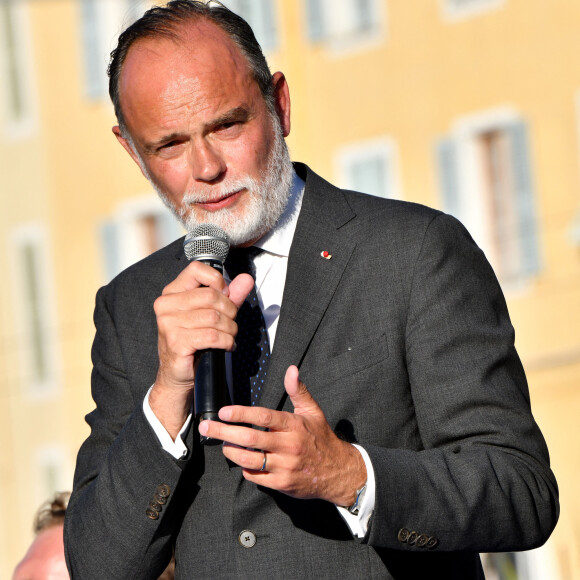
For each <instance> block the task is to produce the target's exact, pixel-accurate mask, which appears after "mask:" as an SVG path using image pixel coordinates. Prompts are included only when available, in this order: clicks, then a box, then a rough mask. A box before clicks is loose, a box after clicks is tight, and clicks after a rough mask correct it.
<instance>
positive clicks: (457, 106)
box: [0, 0, 580, 580]
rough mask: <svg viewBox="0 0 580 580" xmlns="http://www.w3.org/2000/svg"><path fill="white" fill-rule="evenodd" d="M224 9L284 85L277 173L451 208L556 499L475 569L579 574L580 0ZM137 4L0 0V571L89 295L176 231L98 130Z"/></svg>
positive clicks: (56, 482) (330, 2)
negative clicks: (520, 537)
mask: <svg viewBox="0 0 580 580" xmlns="http://www.w3.org/2000/svg"><path fill="white" fill-rule="evenodd" d="M225 3H226V4H228V5H229V6H230V7H232V8H233V9H234V10H237V11H239V12H240V13H242V14H243V15H244V16H246V17H247V19H248V20H249V21H250V22H251V23H252V24H253V26H254V29H255V30H256V32H257V36H258V37H259V40H260V41H261V43H262V45H263V46H264V48H265V51H266V53H267V55H268V58H269V60H270V63H271V66H272V69H273V70H283V71H284V72H285V73H286V76H287V78H288V82H289V84H290V90H291V95H292V99H293V102H292V104H293V114H292V122H293V127H292V133H291V135H290V138H289V144H290V148H291V153H292V156H293V158H294V159H296V160H302V161H306V162H308V163H309V164H310V165H311V166H312V168H313V169H314V170H316V171H317V172H319V173H320V174H322V175H323V176H324V177H326V178H328V179H329V180H330V181H333V182H335V183H337V184H339V185H343V186H347V187H351V188H355V189H360V190H363V191H367V192H369V193H373V194H375V195H382V196H388V197H396V198H400V199H405V200H410V201H415V202H419V203H424V204H427V205H430V206H434V207H439V208H441V209H443V210H444V211H447V212H450V213H453V214H454V215H456V216H457V217H459V218H460V219H461V220H462V221H463V222H464V223H465V224H466V226H467V227H468V228H469V229H470V231H471V233H472V235H473V236H474V237H475V239H476V241H477V242H478V243H479V244H480V246H481V247H482V248H483V249H484V251H485V252H486V254H487V255H488V257H489V259H490V260H491V262H492V264H493V266H494V268H495V270H496V272H497V274H498V277H499V279H500V281H501V283H502V286H503V288H504V292H505V294H506V298H507V300H508V303H509V306H510V312H511V315H512V320H513V323H514V326H515V328H516V343H517V346H518V349H519V352H520V355H521V356H522V359H523V362H524V366H525V367H526V370H527V373H528V380H529V384H530V392H531V398H532V408H533V410H534V414H535V416H536V418H537V420H538V422H539V424H540V426H541V427H542V430H543V431H544V434H545V436H546V439H547V441H548V445H549V448H550V451H551V455H552V462H553V468H554V471H555V473H556V476H557V477H558V480H559V483H560V488H561V502H562V515H561V519H560V522H559V524H558V527H557V529H556V531H555V533H554V535H553V537H552V538H551V539H550V540H549V542H548V543H547V544H546V546H545V547H543V548H541V549H540V550H538V551H535V552H531V553H526V554H518V555H496V556H493V557H489V558H487V560H486V562H487V564H486V565H487V566H488V577H489V578H505V579H510V578H525V579H530V580H536V579H543V578H550V579H552V578H562V579H566V580H567V579H578V578H580V556H579V554H578V550H577V548H576V546H577V545H578V543H579V542H580V500H579V499H578V497H577V494H576V493H575V484H574V476H575V475H576V472H577V471H578V470H577V466H578V465H579V461H578V460H579V458H580V451H579V449H578V448H579V445H578V443H579V442H580V441H579V439H580V438H579V437H578V436H577V435H576V429H575V426H576V420H575V419H576V415H577V414H578V411H579V410H580V393H579V389H578V382H579V377H580V251H579V248H580V62H578V59H577V58H576V55H577V54H580V34H578V31H579V27H580V4H579V3H578V2H576V1H575V0H553V1H552V2H549V3H548V2H545V0H423V1H422V2H421V3H419V4H420V8H418V3H416V2H408V1H407V0H230V1H229V2H225ZM147 5H148V2H144V1H142V0H0V79H2V81H1V82H0V231H1V232H2V235H1V236H0V268H1V271H2V272H3V273H4V284H2V285H0V317H1V318H0V400H1V402H2V404H0V435H1V436H2V437H3V441H5V442H6V443H5V445H4V450H3V453H2V455H1V456H0V493H1V494H2V497H4V498H10V500H9V501H8V502H7V505H5V507H4V517H3V518H2V522H0V579H2V578H9V577H10V575H11V572H12V569H13V567H14V565H15V564H16V562H17V561H18V559H19V558H20V557H21V556H22V555H23V554H24V551H25V549H26V547H27V545H28V544H29V543H30V541H31V539H32V530H31V526H32V517H33V514H34V512H35V510H36V508H37V507H38V505H39V504H40V503H42V501H44V500H45V499H46V498H47V497H49V496H50V495H51V494H52V493H53V492H54V491H55V490H57V489H59V490H60V489H70V487H71V484H72V473H73V469H74V462H75V457H76V453H77V451H78V447H79V445H80V444H81V442H82V441H83V440H84V438H85V437H86V435H87V434H88V429H87V427H86V425H85V424H84V421H83V416H84V414H86V413H87V412H89V411H90V410H91V409H92V406H93V405H92V401H91V398H90V391H89V381H90V366H91V365H90V358H89V352H90V345H91V341H92V337H93V326H92V319H91V315H92V308H93V304H94V294H95V292H96V290H97V288H98V287H99V286H100V285H102V284H104V283H106V282H107V281H108V280H109V279H110V278H111V277H112V276H114V275H115V274H116V273H117V272H119V271H120V270H121V269H123V268H124V267H126V266H127V265H129V264H130V263H132V262H133V261H135V260H137V259H139V258H140V257H142V256H144V255H147V254H148V253H150V252H151V251H153V250H154V249H156V248H158V247H160V246H162V245H165V243H168V242H169V241H171V240H172V239H175V238H177V237H178V236H179V235H181V230H180V227H179V226H178V225H177V224H176V223H175V222H174V221H173V219H172V218H171V217H170V216H169V214H168V212H167V211H166V210H165V208H164V207H163V206H162V204H161V203H160V202H159V201H158V200H157V199H156V197H155V195H154V194H153V192H152V190H151V188H150V186H149V185H148V183H147V182H146V181H145V180H144V179H143V178H142V177H141V176H140V174H139V172H138V170H137V168H136V166H134V165H133V162H132V161H131V160H130V159H129V157H128V156H127V155H126V153H125V152H124V151H123V150H122V149H121V148H120V147H119V146H118V144H117V143H116V140H115V139H114V137H113V136H112V134H111V133H110V127H111V126H112V125H113V124H114V123H115V121H114V116H113V113H112V107H111V106H110V104H109V102H108V98H107V86H106V75H105V70H106V65H107V54H108V52H109V51H110V50H111V48H112V47H113V46H114V43H115V38H116V35H117V34H118V32H119V30H121V29H122V26H123V25H124V24H127V23H129V22H130V21H131V20H132V19H133V18H135V17H136V16H138V14H140V13H141V12H142V11H143V9H144V8H146V7H147ZM483 517H484V516H483Z"/></svg>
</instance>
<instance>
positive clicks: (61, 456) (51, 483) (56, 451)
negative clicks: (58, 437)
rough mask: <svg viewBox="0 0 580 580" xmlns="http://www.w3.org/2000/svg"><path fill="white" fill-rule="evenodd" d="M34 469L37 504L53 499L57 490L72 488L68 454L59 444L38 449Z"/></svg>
mask: <svg viewBox="0 0 580 580" xmlns="http://www.w3.org/2000/svg"><path fill="white" fill-rule="evenodd" d="M34 471H35V474H34V481H35V482H36V485H35V487H36V494H37V500H36V504H37V505H41V504H43V503H44V502H45V501H47V500H49V499H51V498H52V497H53V496H54V494H55V493H56V492H60V491H68V490H69V489H70V479H69V477H68V475H69V474H68V473H67V461H66V454H65V452H64V449H62V448H61V447H60V446H59V445H56V444H55V445H50V444H48V445H43V446H42V447H39V448H38V449H37V450H36V453H35V469H34Z"/></svg>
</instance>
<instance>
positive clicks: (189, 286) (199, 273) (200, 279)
mask: <svg viewBox="0 0 580 580" xmlns="http://www.w3.org/2000/svg"><path fill="white" fill-rule="evenodd" d="M200 286H208V287H209V288H213V289H214V290H217V291H219V292H222V291H223V290H224V289H225V288H226V283H225V280H224V277H223V276H222V275H221V273H220V272H219V271H218V270H216V269H215V268H212V267H211V266H208V265H207V264H204V263H203V262H198V261H193V262H191V263H190V264H189V265H188V266H187V267H186V268H185V269H184V270H182V271H181V272H180V274H179V276H177V278H175V280H173V281H172V282H170V283H169V284H167V286H165V288H164V289H163V295H165V294H175V293H177V292H184V291H186V290H193V289H194V288H199V287H200Z"/></svg>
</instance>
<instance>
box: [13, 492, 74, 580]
mask: <svg viewBox="0 0 580 580" xmlns="http://www.w3.org/2000/svg"><path fill="white" fill-rule="evenodd" d="M69 496H70V494H69V493H68V492H60V493H57V494H55V496H54V499H53V500H51V501H49V502H47V503H46V504H44V505H42V506H41V507H40V509H39V510H38V513H37V514H36V517H35V518H34V534H35V537H34V541H33V542H32V544H31V545H30V548H28V551H27V552H26V555H25V556H24V558H23V559H22V560H21V561H20V563H19V564H18V566H16V569H15V570H14V575H13V576H12V580H47V579H48V580H68V578H69V575H68V572H67V569H66V562H65V559H64V545H63V525H64V514H65V512H66V506H67V504H68V499H69Z"/></svg>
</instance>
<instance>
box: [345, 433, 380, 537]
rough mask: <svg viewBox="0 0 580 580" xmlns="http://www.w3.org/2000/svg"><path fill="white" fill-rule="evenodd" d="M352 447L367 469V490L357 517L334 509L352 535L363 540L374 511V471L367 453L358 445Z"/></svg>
mask: <svg viewBox="0 0 580 580" xmlns="http://www.w3.org/2000/svg"><path fill="white" fill-rule="evenodd" d="M354 447H356V448H357V449H358V450H359V452H360V454H361V455H362V458H363V460H364V462H365V467H366V468H367V488H366V491H365V494H364V497H363V499H362V502H361V504H360V508H359V511H358V514H357V515H354V514H351V513H350V512H349V511H348V508H345V507H342V506H338V505H337V506H336V509H337V510H338V513H339V514H340V515H341V516H342V517H343V519H344V521H345V522H346V524H347V526H348V527H349V528H350V531H351V532H352V535H353V536H355V537H356V538H364V537H365V536H366V534H367V531H368V529H369V520H370V519H371V516H372V515H373V511H374V509H375V471H374V469H373V464H372V463H371V459H370V457H369V455H368V453H367V452H366V451H365V450H364V449H363V448H362V447H361V446H360V445H354Z"/></svg>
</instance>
